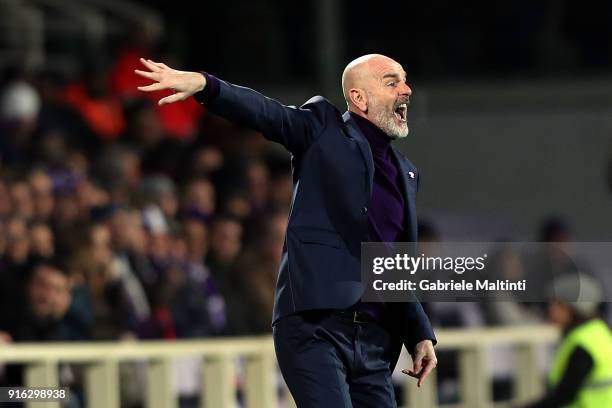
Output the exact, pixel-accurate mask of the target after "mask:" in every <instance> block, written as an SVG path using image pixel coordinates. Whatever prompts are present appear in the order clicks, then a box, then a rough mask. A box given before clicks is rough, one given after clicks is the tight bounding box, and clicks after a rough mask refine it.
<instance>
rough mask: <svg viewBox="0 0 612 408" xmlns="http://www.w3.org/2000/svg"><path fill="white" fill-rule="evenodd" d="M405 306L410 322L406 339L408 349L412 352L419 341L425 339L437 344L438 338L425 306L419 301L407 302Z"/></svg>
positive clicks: (405, 343) (407, 326)
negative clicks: (424, 308)
mask: <svg viewBox="0 0 612 408" xmlns="http://www.w3.org/2000/svg"><path fill="white" fill-rule="evenodd" d="M404 306H405V307H406V308H407V309H408V310H406V317H407V318H408V319H407V320H408V322H407V325H406V329H407V330H406V336H405V339H404V345H405V346H406V350H408V351H409V352H410V353H412V352H413V350H414V347H415V346H416V345H417V343H420V342H421V341H423V340H431V342H432V343H433V345H434V346H435V345H436V343H437V342H438V340H437V339H436V336H435V334H434V331H433V328H432V327H431V323H430V321H429V317H427V314H425V311H424V310H423V306H422V305H421V303H419V302H406V303H404Z"/></svg>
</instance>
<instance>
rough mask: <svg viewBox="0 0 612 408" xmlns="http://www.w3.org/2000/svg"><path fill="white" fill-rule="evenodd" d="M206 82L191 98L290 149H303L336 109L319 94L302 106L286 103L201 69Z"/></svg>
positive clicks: (320, 130) (292, 150)
mask: <svg viewBox="0 0 612 408" xmlns="http://www.w3.org/2000/svg"><path fill="white" fill-rule="evenodd" d="M203 75H205V77H206V79H207V81H208V82H207V85H206V87H205V88H204V90H203V91H201V92H198V93H196V94H195V95H194V98H195V99H196V100H197V101H198V102H199V103H201V104H203V105H205V106H206V108H207V109H208V110H209V111H211V112H213V113H215V114H217V115H219V116H221V117H223V118H225V119H227V120H229V121H231V122H234V123H236V124H239V125H243V126H246V127H248V128H250V129H253V130H256V131H258V132H260V133H262V134H263V136H264V137H265V138H266V139H268V140H271V141H273V142H277V143H280V144H281V145H283V146H284V147H285V148H286V149H287V150H289V151H290V152H291V153H294V154H299V153H303V152H304V151H306V149H308V147H309V146H310V145H311V144H312V143H313V141H314V140H315V139H316V138H317V137H318V136H319V135H320V134H321V132H322V130H323V129H324V127H325V122H326V115H328V114H329V113H330V112H333V111H335V108H333V105H332V104H331V103H330V102H329V101H327V100H326V99H325V98H323V97H321V96H316V97H314V98H311V99H310V100H309V101H308V102H306V103H305V104H304V105H302V106H301V107H299V108H298V107H295V106H286V105H283V104H281V103H280V102H278V101H276V100H274V99H272V98H268V97H266V96H264V95H262V94H260V93H259V92H257V91H254V90H252V89H249V88H246V87H242V86H238V85H234V84H231V83H229V82H226V81H223V80H220V79H218V78H216V77H214V76H213V75H210V74H207V73H203Z"/></svg>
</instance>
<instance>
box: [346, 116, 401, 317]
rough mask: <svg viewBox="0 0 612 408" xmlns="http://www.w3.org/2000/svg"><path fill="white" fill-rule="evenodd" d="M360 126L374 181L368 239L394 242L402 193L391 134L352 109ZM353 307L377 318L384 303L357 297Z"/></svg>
mask: <svg viewBox="0 0 612 408" xmlns="http://www.w3.org/2000/svg"><path fill="white" fill-rule="evenodd" d="M351 118H353V120H355V122H356V123H357V125H358V126H359V129H360V130H361V132H362V133H363V134H364V136H365V137H366V139H368V142H369V143H370V149H371V150H372V158H373V159H374V185H373V186H372V197H371V200H370V207H369V211H368V233H369V239H370V241H371V242H396V241H398V240H399V239H400V238H401V236H402V233H403V232H404V217H405V212H404V205H405V203H404V196H403V195H402V192H401V190H400V188H401V187H400V186H401V180H400V174H399V171H398V170H397V165H396V163H395V160H394V158H393V155H392V153H391V138H390V137H389V136H387V135H386V134H385V133H384V132H383V131H382V130H381V129H380V128H379V127H378V126H376V125H375V124H373V123H372V122H370V121H369V120H367V119H366V118H364V117H361V116H359V115H356V114H354V113H352V112H351ZM354 308H355V309H356V310H359V311H361V312H365V313H368V314H369V315H370V316H372V317H374V318H375V319H376V320H378V321H380V320H381V319H382V315H383V314H384V311H385V306H384V303H364V302H361V301H359V302H358V303H357V304H356V305H355V306H354Z"/></svg>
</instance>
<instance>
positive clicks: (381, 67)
mask: <svg viewBox="0 0 612 408" xmlns="http://www.w3.org/2000/svg"><path fill="white" fill-rule="evenodd" d="M371 63H372V66H371V67H372V71H373V73H374V74H375V76H376V77H377V79H381V78H384V77H387V76H399V77H401V78H405V77H406V72H405V71H404V68H402V66H401V65H400V63H398V62H397V61H394V60H392V59H390V58H378V59H375V60H373V61H371Z"/></svg>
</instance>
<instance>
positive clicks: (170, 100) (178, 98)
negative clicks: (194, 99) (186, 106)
mask: <svg viewBox="0 0 612 408" xmlns="http://www.w3.org/2000/svg"><path fill="white" fill-rule="evenodd" d="M183 99H185V95H184V94H183V93H182V92H179V93H175V94H174V95H170V96H166V97H165V98H162V99H160V100H159V102H158V103H157V104H158V105H159V106H162V105H167V104H169V103H174V102H179V101H182V100H183Z"/></svg>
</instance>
